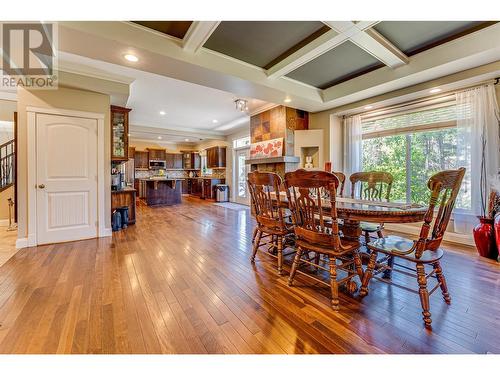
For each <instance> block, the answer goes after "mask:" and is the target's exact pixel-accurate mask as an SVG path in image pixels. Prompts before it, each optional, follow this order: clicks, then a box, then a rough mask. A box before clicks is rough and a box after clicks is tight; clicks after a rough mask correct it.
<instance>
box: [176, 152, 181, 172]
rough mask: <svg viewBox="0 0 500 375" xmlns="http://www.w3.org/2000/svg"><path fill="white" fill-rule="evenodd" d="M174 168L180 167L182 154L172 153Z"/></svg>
mask: <svg viewBox="0 0 500 375" xmlns="http://www.w3.org/2000/svg"><path fill="white" fill-rule="evenodd" d="M174 169H182V154H174Z"/></svg>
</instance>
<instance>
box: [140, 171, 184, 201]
mask: <svg viewBox="0 0 500 375" xmlns="http://www.w3.org/2000/svg"><path fill="white" fill-rule="evenodd" d="M182 181H183V179H182V178H143V179H140V180H139V183H141V184H144V185H143V189H144V195H145V197H144V200H145V202H146V204H147V205H148V206H172V205H174V204H179V203H181V199H182Z"/></svg>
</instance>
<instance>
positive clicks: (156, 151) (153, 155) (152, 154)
mask: <svg viewBox="0 0 500 375" xmlns="http://www.w3.org/2000/svg"><path fill="white" fill-rule="evenodd" d="M148 152H149V160H165V156H166V152H167V151H166V150H165V149H163V148H148Z"/></svg>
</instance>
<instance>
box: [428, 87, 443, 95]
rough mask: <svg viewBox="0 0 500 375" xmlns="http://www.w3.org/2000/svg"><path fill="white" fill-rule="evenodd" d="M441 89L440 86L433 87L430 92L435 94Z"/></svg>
mask: <svg viewBox="0 0 500 375" xmlns="http://www.w3.org/2000/svg"><path fill="white" fill-rule="evenodd" d="M440 91H441V89H439V88H435V89H432V90H431V91H429V92H430V93H431V94H435V93H437V92H440Z"/></svg>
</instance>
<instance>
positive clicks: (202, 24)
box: [182, 21, 220, 53]
mask: <svg viewBox="0 0 500 375" xmlns="http://www.w3.org/2000/svg"><path fill="white" fill-rule="evenodd" d="M219 24H220V21H193V23H192V24H191V26H190V27H189V29H188V31H187V33H186V35H185V36H184V39H183V41H182V48H183V49H184V50H185V51H187V52H191V53H196V52H197V51H198V50H199V49H200V48H201V47H203V45H204V44H205V42H206V41H207V40H208V38H210V35H212V33H213V32H214V31H215V29H217V26H219Z"/></svg>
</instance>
